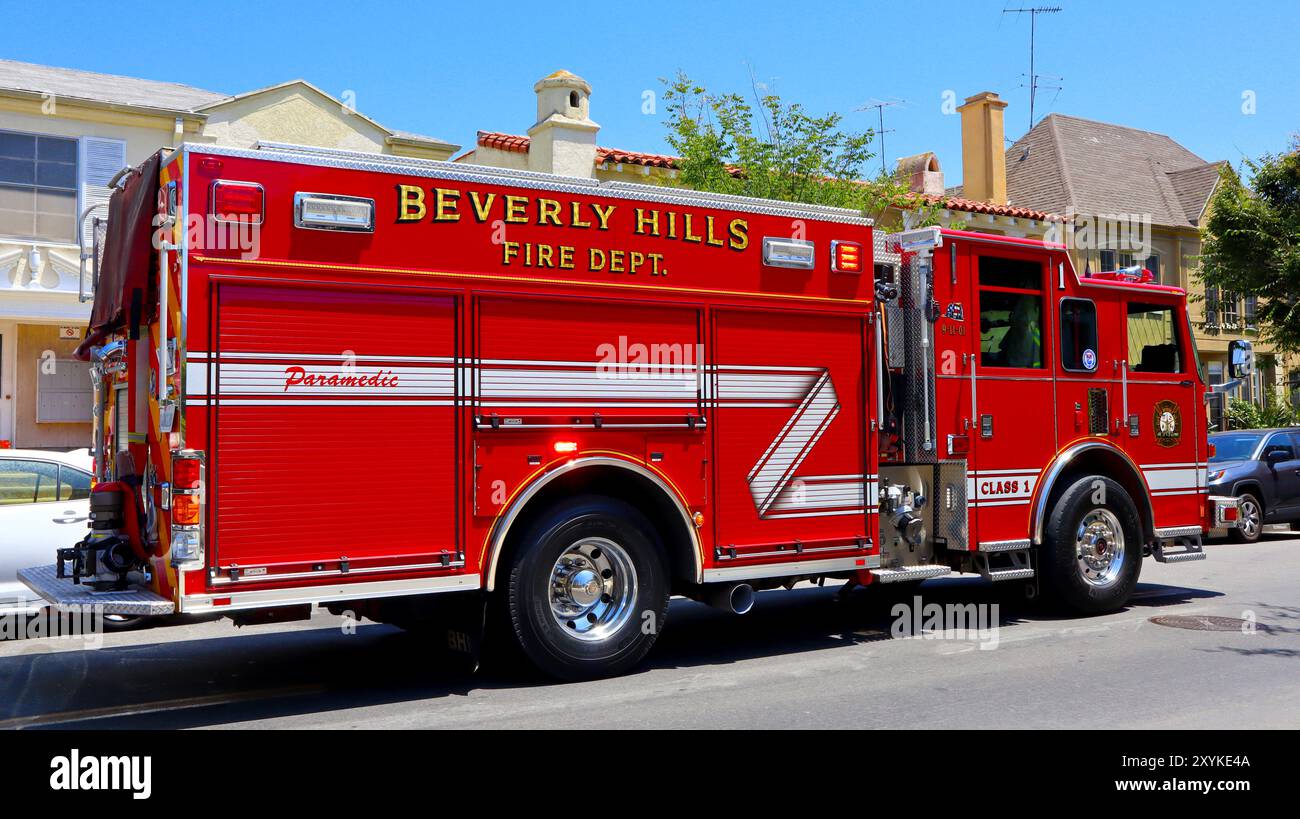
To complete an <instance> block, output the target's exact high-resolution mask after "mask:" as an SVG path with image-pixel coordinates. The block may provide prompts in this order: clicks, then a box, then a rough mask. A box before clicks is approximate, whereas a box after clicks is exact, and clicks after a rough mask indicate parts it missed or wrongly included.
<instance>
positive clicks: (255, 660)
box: [0, 578, 1218, 729]
mask: <svg viewBox="0 0 1300 819" xmlns="http://www.w3.org/2000/svg"><path fill="white" fill-rule="evenodd" d="M838 592H839V587H838V586H827V587H825V588H817V587H800V588H796V589H793V590H790V591H772V592H762V593H760V594H759V595H758V602H757V604H756V605H755V607H754V610H753V611H752V612H751V613H750V614H748V615H746V616H743V617H736V616H733V615H729V614H724V613H722V612H718V611H715V610H713V609H711V608H708V607H707V606H704V605H702V604H699V603H694V602H692V601H688V600H674V601H673V603H672V606H671V608H670V612H669V617H668V620H669V622H670V625H669V626H668V628H667V629H666V631H665V632H664V635H663V637H662V638H661V639H660V640H659V642H658V643H657V644H656V646H655V649H654V651H653V652H651V655H650V657H649V658H648V660H647V662H646V663H645V665H644V666H643V667H642V670H641V671H639V672H634V673H645V672H647V671H652V670H655V669H683V668H694V667H707V666H713V665H718V664H727V663H735V662H740V661H744V660H749V659H753V658H758V657H764V656H777V655H790V654H796V653H800V652H811V651H822V650H826V649H830V648H837V647H848V646H853V645H859V644H862V643H867V642H874V641H888V640H890V639H893V638H892V637H891V625H892V624H893V622H894V619H895V618H894V616H893V614H892V613H891V609H892V608H893V607H894V605H895V604H898V603H908V604H910V603H912V602H913V596H914V595H915V594H918V593H919V594H920V595H921V597H922V598H923V603H924V604H930V603H938V604H940V605H945V604H949V603H954V604H963V605H964V604H971V603H974V604H976V605H980V604H997V605H998V613H999V621H1000V625H1001V626H1002V627H1004V628H1006V627H1012V628H1014V627H1015V626H1016V625H1018V624H1021V623H1027V622H1054V621H1060V620H1067V619H1074V618H1068V617H1066V616H1063V615H1062V616H1057V615H1055V614H1054V613H1052V612H1051V611H1049V610H1046V609H1045V608H1044V607H1042V606H1039V605H1037V604H1035V603H1033V602H1031V601H1028V600H1026V599H1025V594H1024V591H1023V586H1022V584H1019V583H1005V584H1001V585H991V584H988V583H985V582H984V581H982V580H980V579H978V578H944V579H941V580H934V581H930V582H928V583H926V584H924V585H923V586H922V587H921V588H920V589H919V590H916V589H911V590H894V589H891V588H890V587H887V586H882V587H877V588H872V589H857V590H854V591H853V592H851V593H850V594H848V595H845V596H841V595H840V594H839V593H838ZM1216 596H1218V593H1217V592H1212V591H1207V590H1202V589H1190V588H1183V587H1176V586H1162V585H1158V584H1149V583H1148V584H1139V586H1138V591H1137V593H1136V594H1135V597H1134V600H1133V602H1132V606H1131V607H1132V608H1133V609H1141V608H1143V607H1149V606H1157V605H1158V606H1169V605H1178V604H1183V603H1188V602H1191V601H1194V600H1200V599H1204V598H1209V597H1216ZM331 622H332V621H331ZM158 636H159V638H160V639H162V638H165V632H164V630H161V629H160V630H159V632H158ZM441 657H442V655H440V654H438V653H437V652H435V651H434V650H433V649H432V647H431V645H430V643H429V642H428V641H427V638H424V637H421V636H419V635H416V634H410V633H407V632H403V631H401V630H399V629H397V628H394V627H391V626H385V625H362V626H359V627H357V628H356V629H355V633H354V634H344V633H343V632H342V630H341V629H340V628H338V627H333V626H331V627H324V628H305V629H292V630H277V631H267V632H264V633H251V634H250V633H244V634H239V633H234V632H232V633H231V634H230V636H228V637H215V638H206V639H189V640H179V641H170V642H169V641H163V642H154V643H142V644H137V645H121V646H113V647H109V648H101V649H99V650H74V651H62V652H53V653H41V652H32V653H24V654H19V655H17V656H10V657H4V658H0V728H10V729H12V728H29V727H51V728H52V727H75V728H132V729H146V728H186V727H200V726H214V725H222V724H228V723H231V722H238V721H246V720H258V719H266V718H272V717H285V716H292V715H302V714H312V713H325V712H329V711H337V710H343V709H355V708H363V707H367V706H382V705H385V704H391V703H397V702H413V701H418V700H430V701H433V702H430V703H429V706H430V707H436V701H437V700H440V699H445V698H453V697H461V696H464V695H466V694H468V693H469V692H471V691H476V690H493V689H503V688H507V689H520V688H530V687H538V688H545V687H549V686H551V685H555V683H553V682H551V681H538V680H536V679H535V678H533V677H530V676H528V675H527V674H526V673H521V672H520V671H519V670H518V669H512V668H504V669H502V668H493V667H489V668H488V669H487V670H484V671H480V672H479V673H477V674H470V673H468V672H466V671H458V670H456V669H455V667H453V666H450V665H449V664H447V663H446V662H444V661H442V659H441ZM358 719H361V717H358ZM484 727H491V726H490V725H485V726H484Z"/></svg>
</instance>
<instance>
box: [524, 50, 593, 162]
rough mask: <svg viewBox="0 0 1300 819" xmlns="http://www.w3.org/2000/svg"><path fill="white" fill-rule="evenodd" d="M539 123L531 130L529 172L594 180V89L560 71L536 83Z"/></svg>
mask: <svg viewBox="0 0 1300 819" xmlns="http://www.w3.org/2000/svg"><path fill="white" fill-rule="evenodd" d="M533 90H534V91H536V92H537V122H536V123H535V124H534V125H533V127H531V128H529V129H528V136H529V138H530V140H531V141H530V144H529V147H528V169H529V170H532V171H541V172H543V173H557V174H563V175H565V176H587V177H590V176H593V175H594V174H595V168H596V132H597V131H599V130H600V126H599V125H597V124H596V123H594V122H592V121H591V119H590V117H589V116H588V113H589V112H590V109H591V86H590V85H588V84H587V81H586V80H584V79H583V78H582V77H579V76H577V75H576V74H570V73H569V72H568V71H564V70H560V71H556V72H555V73H554V74H550V75H548V76H546V77H543V78H542V79H540V80H538V81H537V84H536V85H534V86H533Z"/></svg>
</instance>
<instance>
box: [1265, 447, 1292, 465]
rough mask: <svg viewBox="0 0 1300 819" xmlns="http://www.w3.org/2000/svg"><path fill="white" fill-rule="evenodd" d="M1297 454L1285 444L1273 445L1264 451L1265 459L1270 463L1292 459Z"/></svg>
mask: <svg viewBox="0 0 1300 819" xmlns="http://www.w3.org/2000/svg"><path fill="white" fill-rule="evenodd" d="M1294 457H1295V456H1294V455H1293V454H1292V452H1291V450H1289V449H1287V448H1286V447H1284V446H1272V447H1269V448H1268V449H1267V450H1265V451H1264V460H1266V461H1268V462H1269V463H1270V464H1276V463H1281V462H1282V461H1289V460H1292V459H1293V458H1294Z"/></svg>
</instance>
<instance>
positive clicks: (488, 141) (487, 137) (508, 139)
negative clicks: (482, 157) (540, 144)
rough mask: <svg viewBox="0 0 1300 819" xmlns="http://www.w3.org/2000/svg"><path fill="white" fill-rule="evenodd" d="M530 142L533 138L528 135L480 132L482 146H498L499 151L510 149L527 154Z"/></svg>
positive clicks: (512, 151)
mask: <svg viewBox="0 0 1300 819" xmlns="http://www.w3.org/2000/svg"><path fill="white" fill-rule="evenodd" d="M529 142H531V140H530V139H529V138H528V137H526V136H516V135H514V134H502V133H498V132H496V131H479V132H478V144H479V147H481V148H496V149H497V150H498V151H509V152H510V153H512V154H526V153H528V143H529Z"/></svg>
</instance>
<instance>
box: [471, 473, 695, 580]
mask: <svg viewBox="0 0 1300 819" xmlns="http://www.w3.org/2000/svg"><path fill="white" fill-rule="evenodd" d="M596 466H611V467H615V468H617V469H625V470H627V471H628V472H631V473H633V474H635V475H637V476H639V477H642V478H645V479H647V480H649V481H650V482H651V483H652V484H654V485H655V486H656V487H658V489H659V490H660V491H661V492H663V493H664V495H665V496H666V497H667V498H668V499H669V500H670V501H672V504H673V507H674V508H675V509H677V512H678V513H679V514H680V515H681V517H682V525H683V526H684V527H686V531H687V532H688V533H689V534H690V538H691V546H692V549H691V553H692V555H693V557H694V559H695V566H694V577H695V582H696V583H699V582H701V579H702V578H703V577H704V560H703V557H702V555H703V554H704V552H703V547H702V546H701V544H700V535H699V532H698V531H697V530H696V528H695V524H694V522H693V521H692V520H691V515H690V512H689V511H688V510H687V508H686V504H685V503H684V502H683V500H682V498H681V496H680V495H679V494H678V492H677V491H676V489H674V488H673V487H672V485H671V484H670V483H669V482H668V481H667V480H665V479H664V478H662V477H660V476H659V475H658V474H656V473H655V471H654V470H652V469H649V468H648V467H646V466H644V465H642V464H639V463H635V462H633V461H629V460H626V459H624V458H618V457H611V456H605V455H599V456H583V457H579V458H574V459H572V460H570V461H566V462H565V463H563V464H561V465H560V466H557V467H555V468H554V469H550V470H548V471H546V472H544V473H542V474H541V475H539V476H537V477H536V478H535V479H534V480H533V481H532V482H531V483H529V484H527V485H526V486H525V487H524V488H523V489H522V490H521V491H519V492H517V493H516V495H515V498H514V500H513V501H512V502H511V503H510V506H509V507H508V508H507V509H506V511H505V512H503V513H502V514H501V515H500V516H499V517H498V518H497V520H496V522H495V523H493V526H492V532H491V534H489V535H488V542H487V549H488V556H487V560H486V561H484V565H485V566H486V568H487V571H486V572H485V573H484V577H483V588H484V589H485V590H487V591H489V592H490V591H494V590H495V589H496V577H497V563H498V562H499V561H500V559H501V552H502V547H504V546H505V542H506V538H507V537H508V536H509V534H510V530H511V529H512V528H513V527H514V524H515V521H516V520H518V518H519V515H520V514H521V513H522V512H523V511H524V509H525V507H527V506H528V503H529V501H531V500H532V499H533V498H534V497H536V496H537V493H538V492H541V491H542V490H543V489H544V488H546V486H547V485H549V484H550V483H551V482H552V481H554V480H556V479H557V478H560V477H562V476H564V475H569V474H572V473H573V472H576V471H579V470H581V469H586V468H590V467H596Z"/></svg>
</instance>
